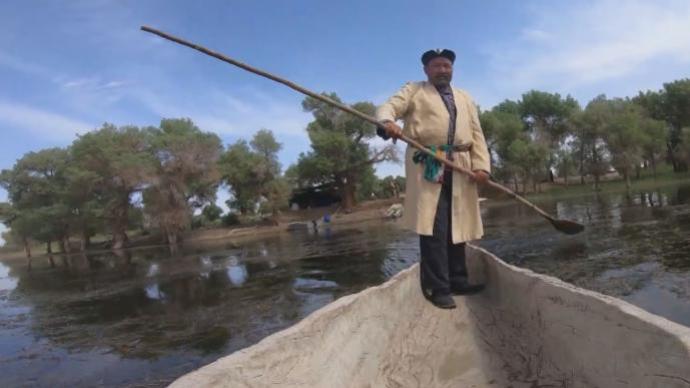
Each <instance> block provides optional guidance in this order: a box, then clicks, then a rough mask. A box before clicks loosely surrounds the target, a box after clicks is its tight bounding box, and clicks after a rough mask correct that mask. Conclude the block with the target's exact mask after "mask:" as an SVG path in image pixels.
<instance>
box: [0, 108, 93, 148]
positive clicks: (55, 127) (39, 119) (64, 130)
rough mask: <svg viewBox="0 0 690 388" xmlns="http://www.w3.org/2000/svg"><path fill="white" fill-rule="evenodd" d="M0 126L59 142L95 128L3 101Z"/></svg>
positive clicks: (78, 121)
mask: <svg viewBox="0 0 690 388" xmlns="http://www.w3.org/2000/svg"><path fill="white" fill-rule="evenodd" d="M0 126H7V127H10V128H18V129H22V130H24V131H26V132H29V133H31V134H33V135H35V136H40V137H41V138H43V139H50V140H54V141H59V142H69V141H71V140H74V137H75V135H77V134H82V133H85V132H88V131H89V130H91V129H93V128H94V127H95V126H94V125H93V124H91V123H88V122H86V121H82V120H79V119H75V118H71V117H67V116H64V115H61V114H57V113H53V112H48V111H45V110H42V109H39V108H35V107H31V106H27V105H20V104H14V103H9V102H3V101H0Z"/></svg>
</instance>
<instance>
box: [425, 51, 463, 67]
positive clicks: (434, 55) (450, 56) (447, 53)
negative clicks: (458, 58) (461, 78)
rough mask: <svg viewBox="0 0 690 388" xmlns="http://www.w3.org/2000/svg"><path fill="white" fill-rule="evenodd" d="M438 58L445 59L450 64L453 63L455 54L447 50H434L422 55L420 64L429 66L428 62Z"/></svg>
mask: <svg viewBox="0 0 690 388" xmlns="http://www.w3.org/2000/svg"><path fill="white" fill-rule="evenodd" d="M438 57H443V58H446V59H448V60H449V61H450V63H453V62H455V53H454V52H453V51H451V50H448V49H435V50H429V51H427V52H425V53H424V54H422V63H423V64H424V66H426V65H427V64H429V61H431V60H432V59H434V58H438Z"/></svg>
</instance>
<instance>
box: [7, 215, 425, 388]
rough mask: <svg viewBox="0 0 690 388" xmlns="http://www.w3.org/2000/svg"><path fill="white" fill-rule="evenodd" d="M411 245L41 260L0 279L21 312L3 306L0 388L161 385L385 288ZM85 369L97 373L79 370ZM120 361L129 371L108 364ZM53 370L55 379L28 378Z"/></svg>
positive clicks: (392, 235) (294, 246)
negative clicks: (8, 332)
mask: <svg viewBox="0 0 690 388" xmlns="http://www.w3.org/2000/svg"><path fill="white" fill-rule="evenodd" d="M367 228H368V227H367ZM408 238H409V235H407V234H405V233H401V232H400V231H398V230H397V229H395V228H394V227H383V228H381V227H380V225H376V226H373V227H371V228H369V229H367V230H366V232H365V231H363V230H342V231H338V230H332V231H331V232H330V235H329V236H328V237H327V236H325V235H320V234H308V233H304V234H295V235H288V236H280V237H277V238H273V239H267V240H264V241H261V242H257V243H250V244H247V245H246V246H243V247H242V248H241V249H238V248H234V245H233V247H229V246H221V247H220V248H216V249H215V250H207V251H203V249H202V248H199V247H193V248H192V247H190V248H189V252H184V251H183V252H178V253H177V255H176V256H171V255H170V254H169V252H166V251H161V250H144V251H135V252H129V253H128V254H125V253H124V252H121V255H115V254H98V255H89V256H88V257H78V256H74V257H65V258H64V263H63V264H62V265H61V264H60V262H59V261H58V264H57V265H56V268H51V267H50V266H49V265H48V264H47V263H45V265H41V264H40V263H37V262H38V260H36V261H35V262H34V268H33V270H32V271H31V272H27V271H26V270H25V268H24V267H23V266H22V265H20V264H17V265H14V266H12V265H11V266H5V267H0V285H2V284H8V289H9V292H11V293H12V299H13V300H14V301H15V304H17V305H19V306H23V308H24V310H14V312H13V310H11V309H9V307H8V306H7V305H2V306H0V307H1V308H2V311H3V314H7V315H2V320H3V321H2V325H3V326H9V322H14V324H15V325H16V326H17V327H18V328H19V329H18V330H17V332H13V333H12V335H13V336H14V337H16V339H15V340H13V341H14V342H13V343H16V344H17V345H16V346H15V345H12V346H9V345H5V343H7V344H9V342H3V345H0V349H2V351H3V354H4V356H3V357H5V358H4V359H3V363H2V364H0V370H2V371H4V372H11V373H4V374H0V384H2V385H3V386H11V385H21V384H22V383H23V382H24V381H34V382H36V384H38V385H50V384H52V381H62V382H63V385H74V384H77V382H79V383H80V384H86V385H101V384H102V385H124V384H130V383H137V384H144V383H146V384H152V385H165V383H166V382H169V381H170V380H172V379H174V378H175V377H177V376H179V375H180V374H182V373H184V372H185V371H189V370H191V369H193V368H194V367H196V366H198V365H200V364H202V363H207V362H211V361H213V360H214V359H215V358H218V357H220V356H222V355H224V354H227V353H229V352H232V351H233V350H236V349H239V348H242V347H245V346H247V345H250V344H253V343H255V342H257V341H258V340H260V339H261V338H263V337H264V336H266V335H268V334H271V333H273V332H275V331H277V330H280V329H282V328H285V327H287V326H290V325H292V324H293V323H295V322H296V321H297V320H299V319H301V318H303V317H304V316H306V315H307V314H309V313H311V312H313V311H314V310H316V309H318V308H319V307H321V306H323V305H325V304H327V303H330V302H332V301H333V300H335V299H337V298H339V297H341V296H343V295H346V294H349V293H353V292H357V291H360V290H362V289H364V288H366V287H368V286H371V285H374V284H379V283H381V282H383V281H384V280H385V279H387V278H388V277H389V276H391V275H393V274H394V273H396V272H397V271H399V270H400V269H402V268H405V267H406V266H409V265H410V264H411V263H412V262H414V261H415V260H417V254H418V253H417V251H416V250H415V249H407V250H404V249H403V250H402V251H400V252H397V250H398V249H399V248H401V247H404V245H405V243H404V241H406V240H407V239H408ZM391 247H394V249H396V253H395V254H391V253H390V251H391ZM3 268H5V269H6V270H5V272H8V275H7V276H1V275H2V274H3V273H4V272H1V271H2V269H3ZM6 278H7V279H6ZM0 339H3V341H4V337H2V338H0ZM17 349H26V350H23V351H18V350H17ZM26 352H29V353H30V354H32V355H33V356H31V357H27V356H26V354H27V353H26ZM83 359H88V360H89V365H90V366H88V367H87V368H86V369H89V368H92V369H90V370H86V369H84V368H80V367H77V366H76V365H78V364H79V362H78V360H83ZM118 359H119V360H127V362H116V363H113V362H114V361H116V360H118ZM106 364H107V365H108V368H110V369H109V371H110V372H109V374H108V378H107V379H106V380H102V376H101V377H99V374H98V373H95V372H94V371H97V370H102V369H103V368H105V366H104V365H106ZM48 367H50V368H54V370H55V372H52V373H50V374H43V373H41V374H39V375H38V376H37V375H36V373H35V372H33V371H35V370H44V369H45V368H48ZM10 376H11V377H10ZM31 379H33V380H31ZM51 379H53V380H51ZM104 381H106V382H104Z"/></svg>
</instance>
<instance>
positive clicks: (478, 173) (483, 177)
mask: <svg viewBox="0 0 690 388" xmlns="http://www.w3.org/2000/svg"><path fill="white" fill-rule="evenodd" d="M472 172H473V173H474V175H473V176H472V177H471V178H472V180H473V181H474V182H475V183H480V184H485V183H486V182H488V181H489V174H487V172H486V171H484V170H474V171H472Z"/></svg>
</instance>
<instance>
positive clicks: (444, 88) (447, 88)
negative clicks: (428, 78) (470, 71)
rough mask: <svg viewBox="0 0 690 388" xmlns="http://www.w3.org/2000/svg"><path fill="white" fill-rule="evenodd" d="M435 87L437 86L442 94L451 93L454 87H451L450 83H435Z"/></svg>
mask: <svg viewBox="0 0 690 388" xmlns="http://www.w3.org/2000/svg"><path fill="white" fill-rule="evenodd" d="M434 87H435V88H436V90H437V91H438V92H439V93H440V94H451V93H453V89H452V88H451V87H450V85H444V86H436V85H434Z"/></svg>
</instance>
